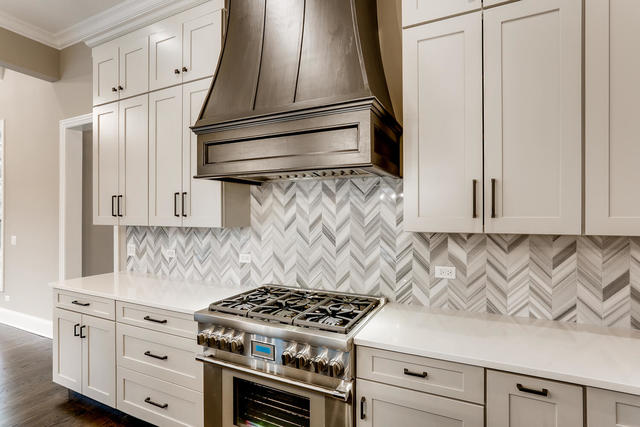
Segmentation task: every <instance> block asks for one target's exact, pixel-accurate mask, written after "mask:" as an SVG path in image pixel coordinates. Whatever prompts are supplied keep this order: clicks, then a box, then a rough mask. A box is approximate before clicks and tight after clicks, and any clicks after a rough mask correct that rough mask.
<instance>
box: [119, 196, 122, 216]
mask: <svg viewBox="0 0 640 427" xmlns="http://www.w3.org/2000/svg"><path fill="white" fill-rule="evenodd" d="M120 200H122V194H120V195H119V196H118V216H122V208H121V207H120Z"/></svg>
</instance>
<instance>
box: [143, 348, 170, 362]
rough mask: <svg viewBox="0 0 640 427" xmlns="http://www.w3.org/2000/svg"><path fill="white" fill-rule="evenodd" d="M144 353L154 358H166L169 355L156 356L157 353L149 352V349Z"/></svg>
mask: <svg viewBox="0 0 640 427" xmlns="http://www.w3.org/2000/svg"><path fill="white" fill-rule="evenodd" d="M144 355H145V356H148V357H153V358H154V359H158V360H167V359H168V358H169V356H167V355H164V356H158V355H157V354H153V353H151V352H150V351H149V350H147V351H145V352H144Z"/></svg>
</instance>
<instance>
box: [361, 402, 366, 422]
mask: <svg viewBox="0 0 640 427" xmlns="http://www.w3.org/2000/svg"><path fill="white" fill-rule="evenodd" d="M366 411H367V399H366V398H365V397H364V396H362V399H360V419H361V420H364V419H365V418H367V414H366Z"/></svg>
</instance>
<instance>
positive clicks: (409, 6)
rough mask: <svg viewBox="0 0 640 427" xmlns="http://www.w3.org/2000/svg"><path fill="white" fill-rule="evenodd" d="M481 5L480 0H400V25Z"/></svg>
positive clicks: (432, 18) (457, 12) (468, 10)
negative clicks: (401, 0)
mask: <svg viewBox="0 0 640 427" xmlns="http://www.w3.org/2000/svg"><path fill="white" fill-rule="evenodd" d="M485 1H486V0H485ZM481 6H482V1H481V0H413V1H406V0H405V1H403V2H402V26H403V27H407V26H409V25H415V24H419V23H420V22H426V21H432V20H434V19H441V18H446V17H447V16H451V15H457V14H460V13H465V12H470V11H473V10H478V9H480V7H481Z"/></svg>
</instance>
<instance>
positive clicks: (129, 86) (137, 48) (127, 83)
mask: <svg viewBox="0 0 640 427" xmlns="http://www.w3.org/2000/svg"><path fill="white" fill-rule="evenodd" d="M119 50H120V59H119V65H120V78H119V81H120V84H119V86H118V91H119V92H120V98H126V97H130V96H135V95H139V94H141V93H145V92H147V91H149V38H148V37H137V38H133V39H130V40H123V41H122V43H121V44H120V48H119Z"/></svg>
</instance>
